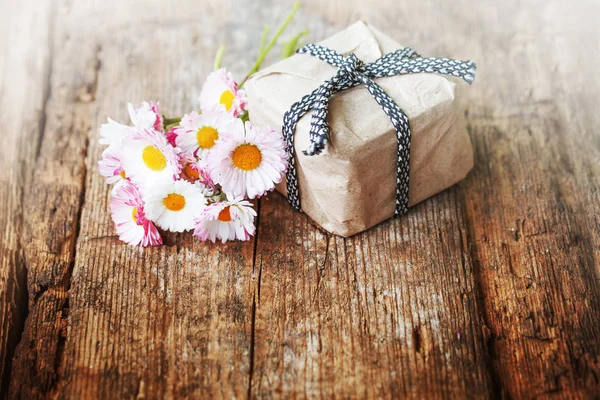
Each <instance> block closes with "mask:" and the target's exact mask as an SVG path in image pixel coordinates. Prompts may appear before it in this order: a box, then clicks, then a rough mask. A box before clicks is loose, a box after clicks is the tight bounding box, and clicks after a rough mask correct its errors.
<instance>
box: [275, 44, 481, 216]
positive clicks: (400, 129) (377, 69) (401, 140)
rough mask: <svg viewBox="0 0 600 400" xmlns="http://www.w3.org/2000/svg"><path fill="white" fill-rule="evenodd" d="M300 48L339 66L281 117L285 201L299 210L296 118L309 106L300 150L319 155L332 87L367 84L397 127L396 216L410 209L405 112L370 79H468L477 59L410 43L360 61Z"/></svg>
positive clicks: (332, 52) (314, 48) (324, 142)
mask: <svg viewBox="0 0 600 400" xmlns="http://www.w3.org/2000/svg"><path fill="white" fill-rule="evenodd" d="M298 53H301V54H309V55H311V56H314V57H317V58H319V59H321V60H323V61H325V62H327V63H328V64H331V65H333V66H336V67H338V70H337V72H336V73H335V74H334V75H333V77H331V78H330V79H328V80H326V81H325V82H323V84H322V85H321V86H319V87H318V88H316V89H315V90H314V91H313V92H312V93H309V94H307V95H305V96H304V97H302V98H301V99H300V100H299V101H298V102H296V103H294V104H293V105H292V106H291V107H290V109H289V111H288V112H286V113H285V114H284V116H283V136H284V138H285V140H286V144H287V148H288V153H289V156H290V157H289V167H288V171H287V176H286V178H287V193H288V201H289V202H290V204H291V205H292V206H293V207H294V208H296V209H297V210H300V197H299V193H298V178H297V174H296V160H295V157H294V131H295V130H296V125H297V123H298V121H299V120H300V118H302V117H303V116H304V115H305V114H306V113H307V112H308V110H310V109H312V117H311V121H310V123H311V127H310V134H309V139H310V144H309V146H308V148H307V149H306V150H304V151H303V153H304V154H305V155H307V156H313V155H318V154H320V153H321V152H322V151H323V150H324V149H325V147H326V146H327V142H328V141H329V125H328V124H327V112H328V108H329V99H330V98H331V96H332V95H333V94H334V93H335V92H339V91H341V90H345V89H349V88H351V87H354V86H357V85H361V84H362V85H365V86H366V88H367V90H368V91H369V93H371V95H372V96H373V98H374V99H375V101H377V103H378V104H379V106H380V107H381V108H382V110H383V111H384V112H385V113H386V115H387V116H388V117H389V119H390V121H391V122H392V125H393V126H394V128H395V130H396V136H397V137H398V163H397V169H398V175H397V178H396V207H395V211H394V215H401V214H404V213H405V212H406V211H408V184H409V172H410V124H409V121H408V117H407V116H406V114H405V113H404V111H402V109H401V108H400V107H398V105H397V104H396V102H395V101H394V100H393V99H392V98H391V97H390V96H388V95H387V94H386V93H385V92H384V91H383V89H382V88H381V87H380V86H379V85H378V84H376V83H375V82H373V79H375V78H383V77H385V76H394V75H404V74H416V73H421V72H425V73H437V74H444V75H452V76H455V77H458V78H462V79H463V80H464V81H465V82H467V83H469V84H471V83H472V82H473V79H474V78H475V69H476V65H475V63H474V62H473V61H459V60H453V59H450V58H422V57H421V56H419V55H418V54H417V53H416V52H415V51H414V50H413V49H409V48H403V49H400V50H396V51H394V52H392V53H389V54H386V55H384V56H383V57H381V58H379V59H378V60H376V61H374V62H372V63H370V64H365V63H363V62H362V61H361V60H359V59H358V57H356V55H355V54H349V55H348V56H347V57H344V56H343V55H341V54H340V53H338V52H337V51H335V50H332V49H329V48H327V47H323V46H320V45H318V44H308V45H306V46H304V47H302V48H301V49H299V50H298Z"/></svg>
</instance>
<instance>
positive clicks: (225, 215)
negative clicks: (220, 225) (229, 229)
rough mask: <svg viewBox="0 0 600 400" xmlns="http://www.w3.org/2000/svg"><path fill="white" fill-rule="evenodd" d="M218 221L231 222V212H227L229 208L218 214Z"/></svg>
mask: <svg viewBox="0 0 600 400" xmlns="http://www.w3.org/2000/svg"><path fill="white" fill-rule="evenodd" d="M219 221H223V222H229V221H231V212H230V211H229V206H227V207H225V208H224V209H222V210H221V212H220V213H219Z"/></svg>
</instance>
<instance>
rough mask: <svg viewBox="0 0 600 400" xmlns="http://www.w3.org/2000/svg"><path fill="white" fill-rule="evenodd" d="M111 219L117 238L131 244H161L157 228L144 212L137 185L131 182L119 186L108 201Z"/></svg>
mask: <svg viewBox="0 0 600 400" xmlns="http://www.w3.org/2000/svg"><path fill="white" fill-rule="evenodd" d="M110 211H111V216H112V219H113V221H114V223H115V227H116V229H117V234H118V235H119V239H121V240H122V241H124V242H125V243H127V244H130V245H133V246H138V245H139V246H157V245H160V244H162V239H161V237H160V234H159V233H158V230H157V229H156V227H155V226H154V224H153V223H152V221H150V220H149V219H148V218H146V215H145V213H144V202H143V201H142V196H141V195H140V192H139V190H138V189H137V187H136V186H135V185H133V184H131V183H125V184H123V185H122V186H120V187H119V188H118V189H117V190H116V192H115V193H114V194H113V197H112V199H111V201H110Z"/></svg>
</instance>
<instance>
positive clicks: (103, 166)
mask: <svg viewBox="0 0 600 400" xmlns="http://www.w3.org/2000/svg"><path fill="white" fill-rule="evenodd" d="M98 169H99V170H100V175H102V176H105V177H106V183H108V184H113V183H114V184H115V186H114V187H113V189H112V192H113V193H115V191H116V190H117V189H118V188H119V187H120V186H121V185H123V184H125V183H127V182H129V179H128V178H127V175H126V174H125V170H124V169H123V166H122V165H121V156H120V155H119V152H118V151H117V150H116V149H111V148H108V149H106V150H104V151H103V152H102V159H101V160H100V161H98Z"/></svg>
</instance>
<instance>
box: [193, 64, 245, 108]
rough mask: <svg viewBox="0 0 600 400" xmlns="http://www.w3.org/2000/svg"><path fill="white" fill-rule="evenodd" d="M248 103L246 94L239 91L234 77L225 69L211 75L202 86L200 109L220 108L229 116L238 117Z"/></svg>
mask: <svg viewBox="0 0 600 400" xmlns="http://www.w3.org/2000/svg"><path fill="white" fill-rule="evenodd" d="M247 102H248V100H247V99H246V92H245V91H244V90H242V89H238V86H237V83H235V81H234V80H233V76H231V74H230V73H229V72H227V71H226V70H225V68H221V69H219V70H217V71H214V72H212V73H210V75H208V76H207V77H206V80H205V81H204V85H202V91H201V92H200V108H201V109H203V110H204V109H207V108H211V107H213V106H220V107H221V108H225V111H227V112H228V113H229V114H231V115H233V116H234V117H238V116H239V115H241V114H242V113H243V112H244V111H245V110H246V104H247Z"/></svg>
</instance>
